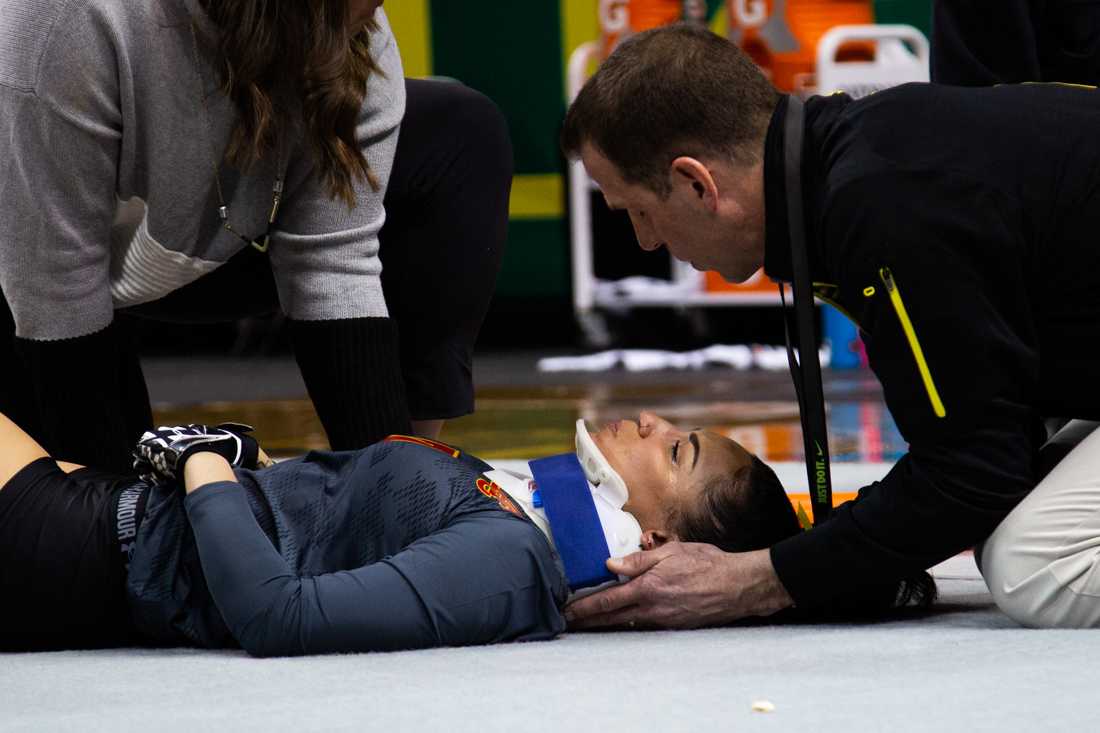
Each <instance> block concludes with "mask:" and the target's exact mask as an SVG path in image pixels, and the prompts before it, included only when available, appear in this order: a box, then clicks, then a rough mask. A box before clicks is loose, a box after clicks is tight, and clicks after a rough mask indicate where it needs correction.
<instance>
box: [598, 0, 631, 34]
mask: <svg viewBox="0 0 1100 733" xmlns="http://www.w3.org/2000/svg"><path fill="white" fill-rule="evenodd" d="M628 5H629V0H600V27H601V28H602V29H603V32H604V33H607V34H608V35H610V34H613V33H622V32H623V31H625V30H626V29H627V28H628V27H629V26H630V9H629V7H627V6H628Z"/></svg>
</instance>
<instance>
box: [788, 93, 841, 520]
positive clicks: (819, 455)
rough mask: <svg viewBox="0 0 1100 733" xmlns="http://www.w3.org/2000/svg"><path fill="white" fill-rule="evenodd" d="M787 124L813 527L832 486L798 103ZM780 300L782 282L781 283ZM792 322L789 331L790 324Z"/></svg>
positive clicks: (797, 371)
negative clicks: (805, 213) (804, 208)
mask: <svg viewBox="0 0 1100 733" xmlns="http://www.w3.org/2000/svg"><path fill="white" fill-rule="evenodd" d="M787 99H788V101H787V120H786V128H785V131H784V150H783V159H784V167H785V171H784V173H785V183H786V194H787V227H788V230H789V231H788V233H789V235H790V240H791V269H792V271H793V273H792V275H793V276H792V282H791V285H792V288H793V290H794V313H793V316H792V313H791V311H790V309H788V308H787V303H786V297H785V296H784V297H783V326H784V330H785V332H786V337H787V362H788V363H789V364H790V367H791V378H792V379H793V380H794V389H795V392H796V393H797V394H798V411H799V416H800V417H801V419H802V444H803V446H804V448H805V451H806V476H807V478H809V481H810V506H811V507H813V512H814V524H815V525H816V524H821V523H822V522H823V521H825V520H826V519H828V517H829V514H830V512H832V510H833V482H832V478H831V476H830V474H829V437H828V435H827V433H826V430H825V395H824V393H823V392H822V389H821V363H820V362H819V361H818V358H817V338H816V337H815V334H814V323H815V322H816V318H815V314H814V295H813V287H812V284H811V282H810V262H809V257H808V256H807V250H806V226H805V220H804V219H803V214H802V125H803V117H804V114H803V109H802V100H801V99H798V98H797V97H794V96H790V97H788V98H787ZM779 292H780V295H781V296H783V284H782V283H780V285H779ZM792 318H793V320H794V327H793V329H792V326H791V321H792ZM792 330H794V331H795V332H796V333H797V335H798V353H799V356H800V357H801V359H797V358H795V354H794V348H793V347H792V346H791V331H792Z"/></svg>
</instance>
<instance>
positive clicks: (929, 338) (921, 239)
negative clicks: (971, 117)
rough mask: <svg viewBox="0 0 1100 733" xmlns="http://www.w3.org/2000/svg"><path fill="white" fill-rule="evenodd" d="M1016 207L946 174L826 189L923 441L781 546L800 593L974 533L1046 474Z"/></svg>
mask: <svg viewBox="0 0 1100 733" xmlns="http://www.w3.org/2000/svg"><path fill="white" fill-rule="evenodd" d="M928 175H935V176H936V180H934V181H931V180H926V179H925V178H926V177H927V176H928ZM930 192H934V193H930ZM932 197H934V200H931V198H932ZM1018 210H1019V206H1018V205H1017V204H1016V203H1015V202H1014V201H1012V200H1010V199H1009V198H1008V197H1007V196H1006V195H1005V194H1002V193H999V192H997V191H996V190H994V189H992V188H990V187H989V186H988V184H983V183H981V182H978V181H972V180H967V179H966V177H965V176H962V175H957V174H954V173H951V172H942V171H941V172H937V173H935V174H923V173H922V174H906V173H905V172H903V171H891V172H890V174H888V175H887V174H879V175H877V176H874V175H869V176H864V177H863V178H857V179H855V180H853V181H850V182H848V183H846V184H844V185H841V186H838V187H837V188H836V190H834V191H832V192H829V193H828V194H827V200H826V205H825V207H824V208H823V211H825V212H827V213H825V214H824V215H823V217H822V222H821V225H822V231H823V234H824V235H825V238H826V241H828V242H829V243H830V244H829V254H828V259H829V262H827V263H826V269H827V271H828V272H830V273H834V274H835V277H836V279H837V280H838V281H839V283H840V290H839V299H840V301H841V305H842V306H844V307H845V308H846V309H847V310H848V311H849V312H850V313H851V314H852V316H853V318H854V320H856V321H857V322H858V324H859V325H860V327H861V329H862V332H863V336H864V340H865V343H866V345H867V352H868V356H869V359H870V365H871V368H872V369H873V370H874V372H875V374H876V375H877V376H878V378H879V380H880V381H881V383H882V385H883V389H884V394H885V399H886V403H887V406H888V407H889V409H890V411H891V413H892V414H893V416H894V418H895V420H896V422H897V424H898V427H899V429H900V431H901V433H902V435H903V436H904V437H905V439H906V440H907V441H908V442H909V447H910V450H909V453H908V454H907V455H906V456H904V457H903V458H902V459H901V460H900V461H899V462H898V463H897V464H896V465H895V466H894V468H893V470H891V471H890V473H889V474H888V475H887V476H886V477H885V478H884V479H883V480H882V481H881V482H876V483H874V484H872V485H870V486H867V487H865V488H863V489H862V490H861V491H860V492H859V494H858V496H857V498H856V499H855V500H853V501H850V502H846V503H845V504H843V505H841V506H840V507H838V508H837V510H836V511H835V513H834V514H833V516H832V517H831V518H830V520H829V521H828V522H826V523H824V524H822V525H820V526H818V527H816V528H814V529H812V530H810V531H808V532H803V533H801V534H800V535H798V536H795V537H792V538H790V539H788V540H785V541H783V542H781V543H779V544H777V545H775V546H774V547H773V548H772V550H771V555H772V561H773V564H774V566H775V569H776V571H777V573H778V575H779V578H780V580H781V581H782V583H783V585H784V586H785V587H786V589H787V591H788V592H789V593H790V594H791V596H792V598H793V599H794V601H795V603H796V605H797V606H800V607H810V608H812V607H815V606H824V605H828V604H829V603H830V602H832V601H836V600H839V599H841V598H842V597H843V596H844V595H846V594H847V593H850V592H852V591H854V590H855V589H857V588H859V587H860V586H861V585H863V584H865V583H869V582H884V581H891V580H896V579H900V578H901V577H902V576H904V575H907V574H909V573H911V572H913V571H915V570H919V569H924V568H928V567H930V566H931V565H933V564H935V563H937V562H940V561H942V560H944V559H946V558H948V557H950V556H952V555H954V554H956V553H958V552H960V551H961V550H963V549H966V548H968V547H971V546H973V545H974V544H976V543H977V542H979V541H981V540H982V539H983V538H984V537H986V536H988V534H989V533H990V532H991V531H992V530H993V529H994V527H995V526H996V525H997V523H998V522H999V521H1000V520H1001V519H1002V518H1003V517H1004V516H1005V515H1006V514H1007V513H1008V512H1009V511H1010V510H1011V509H1012V508H1013V507H1014V506H1015V505H1016V504H1017V503H1018V502H1019V501H1020V499H1022V498H1023V497H1024V496H1025V495H1026V493H1027V492H1028V491H1029V490H1030V489H1031V488H1032V486H1033V485H1034V479H1033V475H1034V466H1033V460H1034V459H1033V457H1034V455H1035V450H1036V447H1037V446H1036V440H1037V438H1038V433H1037V424H1038V423H1037V416H1036V415H1034V414H1033V412H1034V410H1033V409H1032V408H1031V407H1029V406H1030V405H1033V404H1035V400H1034V398H1035V392H1036V390H1037V385H1038V378H1039V377H1038V356H1037V348H1036V345H1035V336H1034V324H1032V323H1031V321H1030V318H1031V316H1030V315H1029V311H1028V309H1027V306H1026V304H1025V303H1024V301H1025V298H1024V297H1023V295H1022V294H1023V293H1024V292H1025V285H1026V283H1025V275H1026V270H1027V269H1028V257H1029V255H1028V253H1027V251H1026V245H1025V243H1024V240H1023V235H1022V234H1020V233H1019V232H1021V229H1020V225H1019V222H1018V221H1017V220H1016V219H1015V216H1016V214H1015V213H1014V212H1016V211H1018ZM891 288H892V291H891ZM922 362H923V366H922Z"/></svg>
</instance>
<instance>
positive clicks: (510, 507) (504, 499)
mask: <svg viewBox="0 0 1100 733" xmlns="http://www.w3.org/2000/svg"><path fill="white" fill-rule="evenodd" d="M477 490H478V491H480V492H481V493H482V494H484V495H485V496H487V497H489V498H490V499H493V500H495V501H496V503H497V504H500V508H501V509H503V510H504V511H506V512H511V513H512V514H515V515H516V516H517V517H524V516H525V515H524V513H523V511H522V510H521V509H520V508H519V507H518V506H516V504H515V502H513V501H512V497H510V496H508V493H507V492H506V491H504V489H502V488H500V487H499V486H497V485H496V483H495V482H493V481H490V480H489V479H486V478H479V479H478V480H477Z"/></svg>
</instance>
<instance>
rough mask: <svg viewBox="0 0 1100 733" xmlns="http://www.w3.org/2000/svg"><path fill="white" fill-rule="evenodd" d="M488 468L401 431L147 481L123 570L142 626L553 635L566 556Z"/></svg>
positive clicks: (338, 645) (268, 637)
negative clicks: (268, 464) (232, 476)
mask: <svg viewBox="0 0 1100 733" xmlns="http://www.w3.org/2000/svg"><path fill="white" fill-rule="evenodd" d="M487 470H489V466H488V465H487V464H485V463H483V462H481V461H480V460H478V459H476V458H473V457H471V456H465V455H462V454H460V453H459V452H458V451H456V450H453V449H450V448H449V447H446V446H443V445H442V444H435V443H430V442H428V441H419V440H415V439H396V440H390V441H387V442H383V443H378V444H375V445H373V446H370V447H369V448H366V449H363V450H360V451H348V452H341V453H321V452H315V453H310V454H308V455H307V456H305V457H304V458H301V459H296V460H293V461H287V462H284V463H280V464H278V465H277V466H275V467H273V468H269V469H265V470H262V471H243V470H238V471H236V474H237V478H238V482H239V483H238V482H218V483H212V484H208V485H206V486H203V487H201V488H199V489H198V490H197V491H194V492H193V493H191V494H190V495H188V496H187V497H186V498H184V497H182V496H181V494H180V492H179V491H178V490H176V491H170V490H167V489H163V488H154V489H153V490H152V494H151V496H150V499H149V501H148V503H147V508H146V515H145V519H144V521H143V522H142V526H141V528H140V530H139V533H138V538H137V544H136V547H135V552H134V558H133V561H132V562H131V569H130V575H129V578H128V590H129V595H130V600H131V607H132V609H133V611H134V616H135V620H136V621H137V624H138V627H139V629H140V630H141V631H142V632H143V633H144V634H145V635H146V636H148V637H150V638H151V639H152V640H154V641H157V642H160V643H166V642H167V643H176V644H190V645H198V646H226V645H233V644H239V645H240V646H241V647H242V648H243V649H245V650H246V651H248V652H249V653H250V654H253V655H257V656H274V655H289V654H319V653H327V652H361V651H382V650H393V649H411V648H422V647H430V646H440V645H460V644H476V643H490V642H497V641H509V640H536V639H547V638H552V637H553V636H555V635H557V634H558V633H560V632H561V631H563V630H564V628H565V622H564V619H563V617H562V615H561V613H560V608H561V607H562V605H563V604H564V602H565V599H566V596H567V594H568V588H567V585H566V580H565V577H564V575H563V573H562V570H561V566H560V561H559V560H558V558H557V555H556V554H555V553H554V550H553V548H552V546H551V545H550V543H549V542H548V540H547V538H546V537H545V535H543V534H542V532H541V531H540V530H539V529H538V528H537V527H535V526H534V525H533V524H532V523H531V522H530V521H529V520H528V519H526V518H525V517H523V516H522V511H520V510H518V509H516V507H515V506H514V505H513V504H511V503H510V502H507V501H504V502H501V500H500V494H499V492H495V493H494V492H493V491H491V490H488V489H487V483H489V482H488V481H487V479H486V478H485V477H484V475H483V474H484V472H485V471H487Z"/></svg>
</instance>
